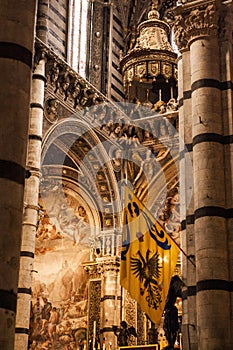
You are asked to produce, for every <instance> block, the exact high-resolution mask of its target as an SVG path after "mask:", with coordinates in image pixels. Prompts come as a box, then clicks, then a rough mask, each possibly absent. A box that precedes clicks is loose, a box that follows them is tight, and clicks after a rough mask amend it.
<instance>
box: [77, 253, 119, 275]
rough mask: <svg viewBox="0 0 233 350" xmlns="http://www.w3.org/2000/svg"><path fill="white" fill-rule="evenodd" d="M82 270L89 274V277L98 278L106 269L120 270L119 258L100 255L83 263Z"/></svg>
mask: <svg viewBox="0 0 233 350" xmlns="http://www.w3.org/2000/svg"><path fill="white" fill-rule="evenodd" d="M83 267H84V270H85V271H86V272H87V273H88V274H89V277H90V279H93V278H100V277H101V275H102V274H103V273H105V272H108V271H115V272H119V271H120V258H119V257H117V256H111V257H101V258H97V259H96V261H94V262H93V261H90V262H86V263H84V264H83Z"/></svg>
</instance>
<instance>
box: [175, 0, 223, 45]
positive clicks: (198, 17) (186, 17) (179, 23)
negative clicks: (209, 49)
mask: <svg viewBox="0 0 233 350" xmlns="http://www.w3.org/2000/svg"><path fill="white" fill-rule="evenodd" d="M175 14H176V16H175V21H174V39H175V43H176V45H177V47H178V49H179V50H180V51H181V50H184V49H187V47H188V46H189V45H190V43H191V42H192V41H193V40H195V39H196V38H200V36H216V35H217V34H218V11H217V6H216V3H215V2H206V3H203V2H201V3H200V2H199V3H198V5H197V6H195V7H193V4H192V2H191V3H187V4H185V5H184V6H179V7H177V9H176V11H175Z"/></svg>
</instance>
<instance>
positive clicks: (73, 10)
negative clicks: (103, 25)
mask: <svg viewBox="0 0 233 350" xmlns="http://www.w3.org/2000/svg"><path fill="white" fill-rule="evenodd" d="M87 15H88V0H71V1H70V5H69V24H68V42H67V60H68V64H70V65H71V67H72V68H73V69H75V70H76V71H77V72H78V73H79V74H80V75H81V76H82V77H84V78H85V77H86V57H87V33H88V31H87V24H88V23H87V22H88V21H87Z"/></svg>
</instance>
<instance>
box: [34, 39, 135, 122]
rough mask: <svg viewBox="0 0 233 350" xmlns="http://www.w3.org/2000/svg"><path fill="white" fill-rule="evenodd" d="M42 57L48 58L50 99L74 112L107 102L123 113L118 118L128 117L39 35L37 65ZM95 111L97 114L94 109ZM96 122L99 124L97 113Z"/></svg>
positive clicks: (35, 58) (35, 57) (36, 42)
mask: <svg viewBox="0 0 233 350" xmlns="http://www.w3.org/2000/svg"><path fill="white" fill-rule="evenodd" d="M42 58H44V59H45V60H46V73H45V74H46V79H47V85H46V91H47V93H48V95H51V100H54V101H55V100H56V101H57V104H60V105H63V106H66V108H67V109H68V110H70V111H71V112H75V111H79V110H82V109H84V108H86V107H92V106H95V107H96V108H98V107H99V106H100V105H105V104H108V106H111V107H112V110H113V111H115V112H116V113H117V114H118V115H120V116H119V119H125V120H127V119H128V117H127V116H126V115H125V114H124V113H123V112H122V110H120V108H118V107H117V106H116V105H115V104H113V103H112V101H111V100H109V99H108V98H107V97H106V96H104V95H103V94H102V93H101V92H100V91H99V90H98V89H97V88H96V87H94V86H93V85H92V84H91V83H89V82H88V81H87V80H85V79H84V78H83V77H81V76H80V75H79V74H78V73H77V72H76V71H75V70H74V69H72V68H71V67H70V66H69V65H68V64H67V63H66V62H65V61H64V60H62V59H61V58H60V57H58V56H57V55H56V53H55V52H54V51H53V50H52V49H51V48H50V47H49V46H47V45H46V44H45V43H43V42H42V41H41V40H40V39H38V38H36V41H35V55H34V67H36V66H37V64H38V63H39V61H40V60H41V59H42ZM50 105H51V104H50ZM50 105H49V107H51V106H50ZM52 107H53V106H52ZM92 113H93V114H94V110H93V111H92ZM53 118H55V119H56V116H54V115H51V116H50V119H53ZM95 122H96V123H97V124H98V115H97V118H96V119H95ZM100 122H101V121H100Z"/></svg>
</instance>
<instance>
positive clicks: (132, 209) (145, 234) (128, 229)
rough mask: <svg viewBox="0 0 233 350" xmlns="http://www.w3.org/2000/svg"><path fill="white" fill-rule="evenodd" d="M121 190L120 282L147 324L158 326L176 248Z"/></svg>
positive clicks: (141, 205) (145, 213)
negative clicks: (122, 195) (150, 322)
mask: <svg viewBox="0 0 233 350" xmlns="http://www.w3.org/2000/svg"><path fill="white" fill-rule="evenodd" d="M125 187H126V191H125V192H126V193H125V208H124V218H123V242H122V251H121V267H120V281H121V285H122V287H124V288H125V289H127V290H128V292H129V293H130V295H131V297H132V298H133V299H135V300H136V301H137V302H138V303H139V304H140V306H141V309H142V310H143V311H145V313H146V314H147V316H148V317H149V318H150V320H151V321H152V322H154V323H155V324H157V325H158V324H159V323H160V321H161V317H162V314H163V310H164V307H165V302H166V297H167V294H168V289H169V285H170V280H171V277H172V275H173V272H174V269H175V267H176V262H177V257H178V254H179V247H178V246H177V245H176V244H175V243H174V241H173V240H172V239H171V238H170V236H169V235H168V234H167V233H166V232H165V230H164V229H163V228H162V226H161V225H160V224H159V223H158V222H157V221H156V220H155V218H154V217H153V216H152V215H151V214H150V213H149V211H148V210H146V208H145V207H144V206H143V204H142V203H141V202H140V201H139V200H138V199H137V197H136V196H135V195H134V194H133V193H132V192H131V191H130V190H129V188H128V187H127V186H125Z"/></svg>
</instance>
